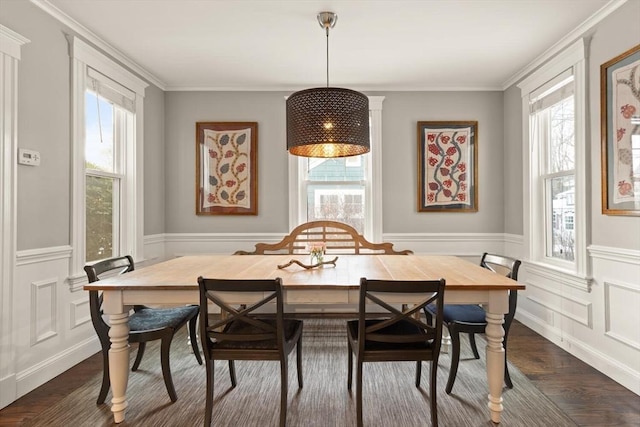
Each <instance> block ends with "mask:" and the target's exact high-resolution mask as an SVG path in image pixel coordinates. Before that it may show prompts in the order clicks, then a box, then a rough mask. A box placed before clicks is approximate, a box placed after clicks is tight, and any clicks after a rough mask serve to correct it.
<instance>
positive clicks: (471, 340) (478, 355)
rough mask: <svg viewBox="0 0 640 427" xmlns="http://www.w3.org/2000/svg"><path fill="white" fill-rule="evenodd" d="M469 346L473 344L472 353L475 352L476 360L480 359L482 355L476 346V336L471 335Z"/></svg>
mask: <svg viewBox="0 0 640 427" xmlns="http://www.w3.org/2000/svg"><path fill="white" fill-rule="evenodd" d="M469 344H471V351H473V357H475V358H476V359H480V354H479V353H478V346H477V345H476V334H474V333H470V334H469Z"/></svg>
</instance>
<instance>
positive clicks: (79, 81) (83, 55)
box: [69, 36, 148, 290]
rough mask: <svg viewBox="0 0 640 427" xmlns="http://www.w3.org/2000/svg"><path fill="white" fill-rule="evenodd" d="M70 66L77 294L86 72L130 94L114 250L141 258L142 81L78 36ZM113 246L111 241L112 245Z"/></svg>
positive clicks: (82, 258)
mask: <svg viewBox="0 0 640 427" xmlns="http://www.w3.org/2000/svg"><path fill="white" fill-rule="evenodd" d="M69 45H70V56H71V62H72V70H73V71H72V85H71V102H72V105H73V108H72V162H71V168H72V179H71V182H72V184H71V186H72V188H71V244H72V247H73V252H72V256H71V277H70V278H69V285H70V286H71V289H72V290H77V289H80V287H81V286H82V284H83V283H84V281H85V280H86V275H85V274H84V270H83V267H84V264H85V247H86V242H85V234H86V232H85V227H86V218H85V202H86V194H85V183H86V175H85V172H86V169H85V148H84V138H85V90H86V88H87V72H88V71H87V70H88V67H90V68H93V69H94V70H96V71H98V72H100V73H102V74H103V75H105V76H106V77H108V78H109V79H111V80H113V81H114V82H116V83H118V84H119V85H122V86H123V87H125V88H127V89H129V90H130V91H132V92H133V94H134V96H135V100H134V105H133V113H134V123H133V129H134V131H133V138H131V139H132V143H128V144H127V145H126V147H125V150H124V153H122V155H123V163H122V166H123V170H122V173H123V175H124V179H123V181H122V184H121V189H120V191H121V206H120V218H121V221H120V224H119V226H120V227H119V228H120V230H119V238H118V239H117V240H118V244H119V247H118V248H117V249H116V248H115V247H114V251H116V252H119V253H120V254H128V255H131V256H132V257H133V258H134V259H136V260H140V259H142V258H143V256H144V254H143V244H144V242H143V239H144V194H143V177H144V170H143V146H144V133H143V128H144V115H143V113H144V90H145V88H146V87H147V86H148V84H147V83H146V82H144V81H143V80H141V79H139V78H138V77H137V76H135V75H134V74H132V73H131V72H129V71H128V70H126V69H125V68H123V67H122V66H120V65H119V64H117V63H116V62H114V61H113V60H111V59H110V58H108V57H107V56H105V55H103V54H102V53H100V52H99V51H98V50H96V49H94V48H93V47H91V46H90V45H88V44H87V43H85V42H84V41H83V40H81V39H79V38H78V37H73V36H69ZM115 243H116V241H114V244H115Z"/></svg>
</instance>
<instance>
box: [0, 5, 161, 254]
mask: <svg viewBox="0 0 640 427" xmlns="http://www.w3.org/2000/svg"><path fill="white" fill-rule="evenodd" d="M0 23H1V24H2V25H5V26H6V27H8V28H10V29H11V30H13V31H16V32H18V33H19V34H21V35H22V36H24V37H26V38H28V39H29V40H30V43H27V44H26V45H24V46H23V47H22V58H21V60H20V62H19V65H18V67H19V80H18V147H20V148H28V149H32V150H37V151H39V152H40V155H41V159H42V160H41V164H40V166H38V167H32V166H18V192H17V199H18V200H17V222H18V230H17V249H18V250H25V249H35V248H46V247H54V246H64V245H68V244H69V243H70V204H71V199H70V186H71V181H70V177H71V113H70V111H71V106H70V81H71V74H70V58H69V48H68V43H67V39H66V38H65V33H66V34H73V32H72V31H71V30H70V29H69V28H67V27H66V26H65V25H63V24H61V23H59V22H58V21H57V20H55V19H53V18H52V17H51V16H49V15H48V14H46V13H45V12H44V11H42V10H41V9H40V8H38V7H36V6H34V5H33V4H31V3H30V2H28V1H4V0H3V1H2V4H1V6H0ZM144 132H145V136H146V138H145V139H146V141H145V144H146V145H145V151H144V168H145V173H144V178H145V200H144V202H145V203H144V205H145V208H144V209H145V228H144V232H145V234H155V233H162V232H163V231H164V212H165V210H164V209H165V207H164V206H165V201H164V197H165V193H164V156H165V151H164V92H163V91H161V90H160V89H158V88H157V87H155V86H153V85H151V86H149V87H148V88H147V89H146V97H145V125H144Z"/></svg>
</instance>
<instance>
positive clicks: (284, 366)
mask: <svg viewBox="0 0 640 427" xmlns="http://www.w3.org/2000/svg"><path fill="white" fill-rule="evenodd" d="M288 359H289V358H288V357H287V356H286V355H285V356H284V359H282V360H280V427H285V426H286V425H287V398H288V394H289V393H288V390H289V388H288V382H289V381H288V379H289V372H288V371H289V370H288Z"/></svg>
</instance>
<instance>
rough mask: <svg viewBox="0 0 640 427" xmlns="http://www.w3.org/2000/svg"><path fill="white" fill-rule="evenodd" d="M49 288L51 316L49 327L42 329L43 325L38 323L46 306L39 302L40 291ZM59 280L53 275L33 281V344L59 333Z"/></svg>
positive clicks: (31, 317) (31, 321)
mask: <svg viewBox="0 0 640 427" xmlns="http://www.w3.org/2000/svg"><path fill="white" fill-rule="evenodd" d="M47 288H48V289H49V298H48V299H49V309H50V317H49V321H48V326H49V329H48V330H46V331H42V327H41V325H39V324H38V315H39V314H41V312H42V311H44V310H43V309H44V307H41V306H40V304H38V301H39V300H40V298H41V297H40V293H41V292H44V289H47ZM57 290H58V280H57V279H56V278H55V277H53V278H50V279H45V280H39V281H37V282H32V283H31V306H30V307H31V316H30V322H29V323H30V324H31V346H32V347H33V346H35V345H37V344H40V343H41V342H42V341H45V340H48V339H49V338H53V337H55V336H56V335H58V309H57V308H58V298H57V296H58V292H57Z"/></svg>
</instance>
